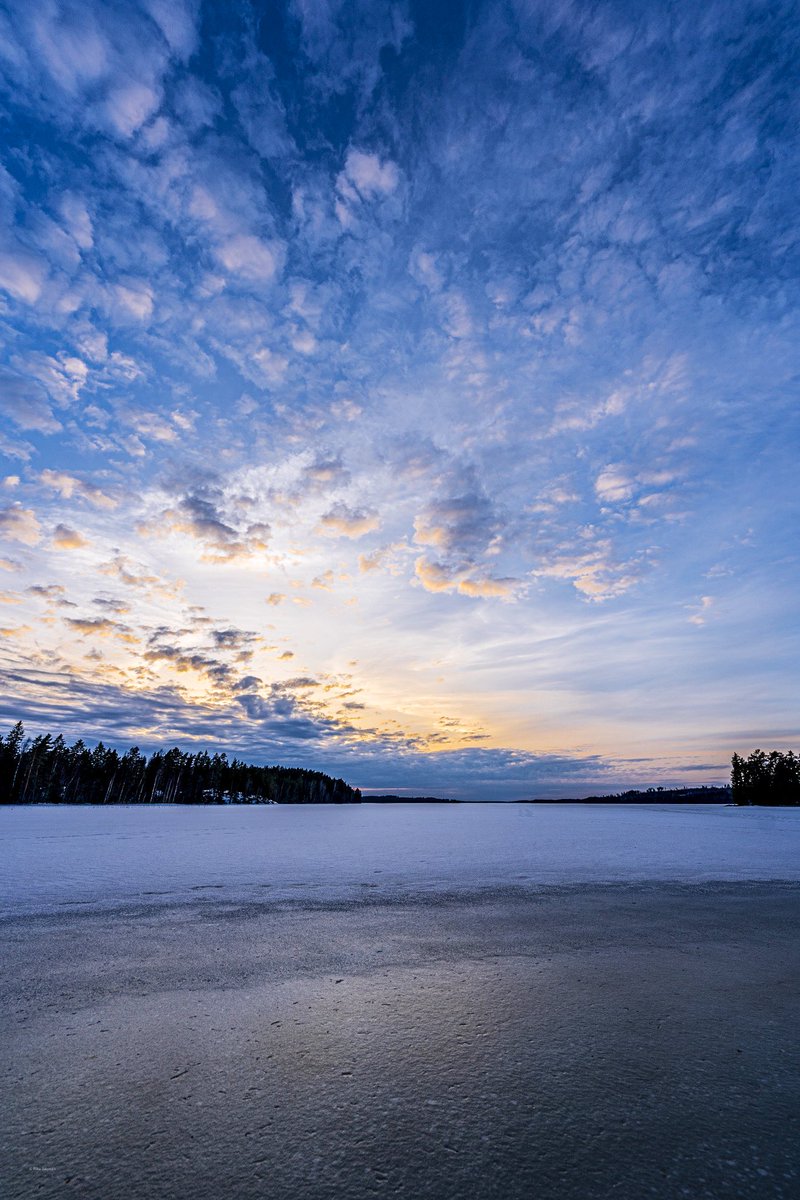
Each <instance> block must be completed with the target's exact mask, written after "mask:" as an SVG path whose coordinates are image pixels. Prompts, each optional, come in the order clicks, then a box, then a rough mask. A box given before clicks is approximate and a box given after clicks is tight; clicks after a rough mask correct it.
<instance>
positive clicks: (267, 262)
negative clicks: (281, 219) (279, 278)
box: [214, 233, 283, 283]
mask: <svg viewBox="0 0 800 1200" xmlns="http://www.w3.org/2000/svg"><path fill="white" fill-rule="evenodd" d="M214 254H215V256H216V258H217V259H218V260H219V262H220V263H221V264H222V265H223V267H225V268H226V270H228V271H230V272H231V273H232V274H234V275H239V276H240V277H241V278H242V279H247V280H249V281H250V282H254V283H268V282H269V281H270V280H271V279H272V278H274V276H275V274H276V273H277V272H278V270H279V269H280V264H281V262H282V257H283V247H282V246H281V244H280V243H278V242H263V241H261V239H260V238H257V237H253V236H252V235H251V234H244V233H240V234H237V235H236V236H235V237H231V238H228V239H227V241H224V242H223V243H222V244H221V245H219V246H217V247H216V249H215V251H214Z"/></svg>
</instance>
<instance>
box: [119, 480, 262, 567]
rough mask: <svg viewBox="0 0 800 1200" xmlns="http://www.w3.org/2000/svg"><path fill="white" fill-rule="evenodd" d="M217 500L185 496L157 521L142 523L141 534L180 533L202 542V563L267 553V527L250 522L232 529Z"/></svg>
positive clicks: (195, 495)
mask: <svg viewBox="0 0 800 1200" xmlns="http://www.w3.org/2000/svg"><path fill="white" fill-rule="evenodd" d="M218 504H219V497H217V496H214V495H212V494H208V495H199V494H191V495H187V496H184V497H183V498H182V499H181V500H180V501H179V502H178V504H177V505H176V506H174V507H173V508H168V509H166V510H164V512H162V513H161V515H160V517H158V518H157V519H156V520H151V521H149V522H146V523H143V524H142V525H141V526H140V532H142V533H145V534H151V535H155V536H164V535H165V534H169V533H172V534H175V533H178V534H183V535H185V536H188V537H190V538H193V539H194V540H196V541H198V542H200V543H201V545H202V546H203V548H204V550H203V554H202V558H203V560H204V561H205V562H217V563H223V562H232V561H234V560H235V559H243V558H251V557H252V556H253V555H255V554H259V553H261V552H263V551H264V550H266V548H267V544H268V542H269V539H270V536H271V530H270V527H269V525H267V524H265V523H264V522H263V521H253V522H250V523H247V524H245V525H243V526H242V528H240V529H237V528H234V526H233V525H231V524H229V523H228V522H227V521H226V520H225V519H224V515H223V513H222V511H221V509H220V508H219V507H218Z"/></svg>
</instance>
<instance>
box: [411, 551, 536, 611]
mask: <svg viewBox="0 0 800 1200" xmlns="http://www.w3.org/2000/svg"><path fill="white" fill-rule="evenodd" d="M414 574H415V576H416V578H417V580H418V581H419V582H420V583H421V584H422V586H423V587H424V589H425V591H426V592H458V593H460V594H461V595H462V596H473V597H475V598H483V599H488V598H499V599H504V600H510V599H512V598H513V597H514V596H515V595H516V594H517V593H518V592H519V591H520V589H521V587H522V582H521V580H519V579H512V578H507V579H494V578H492V577H491V576H488V575H480V574H478V573H477V572H476V571H475V570H474V568H469V567H456V568H453V567H450V566H448V565H447V564H444V563H440V562H435V561H433V560H431V559H429V558H426V557H425V556H424V555H420V557H419V558H418V559H417V560H416V562H415V563H414Z"/></svg>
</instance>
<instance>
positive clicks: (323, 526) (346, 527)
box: [318, 501, 381, 538]
mask: <svg viewBox="0 0 800 1200" xmlns="http://www.w3.org/2000/svg"><path fill="white" fill-rule="evenodd" d="M380 524H381V522H380V517H379V516H378V514H377V512H375V511H374V510H373V509H366V508H349V507H348V505H346V504H345V503H344V501H339V502H338V503H336V504H334V505H333V506H332V507H331V508H330V509H328V511H327V512H326V513H324V514H323V516H322V517H321V518H320V522H319V526H318V528H319V531H320V532H321V533H324V534H326V535H328V536H330V537H347V538H360V537H363V536H364V534H366V533H371V532H372V531H373V530H375V529H379V528H380Z"/></svg>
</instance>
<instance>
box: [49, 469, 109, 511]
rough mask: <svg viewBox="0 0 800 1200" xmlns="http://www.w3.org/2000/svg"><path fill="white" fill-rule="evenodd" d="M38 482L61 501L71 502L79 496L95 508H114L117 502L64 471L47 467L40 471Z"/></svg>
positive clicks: (93, 486)
mask: <svg viewBox="0 0 800 1200" xmlns="http://www.w3.org/2000/svg"><path fill="white" fill-rule="evenodd" d="M39 479H40V481H41V482H42V483H43V484H44V485H45V487H47V488H50V490H51V491H54V492H56V493H57V494H58V495H59V496H61V498H62V499H63V500H71V499H72V497H73V496H79V497H80V498H81V499H82V500H87V501H88V502H89V503H90V504H92V505H94V507H95V508H105V509H109V508H116V507H117V501H116V500H114V499H112V497H111V496H107V495H106V494H105V492H103V491H101V490H100V488H99V487H96V486H95V484H93V483H87V481H86V480H85V479H78V478H77V476H75V475H70V474H68V473H67V472H66V471H53V470H51V469H50V468H49V467H48V468H47V469H46V470H44V471H42V472H41V474H40V476H39Z"/></svg>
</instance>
